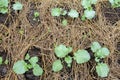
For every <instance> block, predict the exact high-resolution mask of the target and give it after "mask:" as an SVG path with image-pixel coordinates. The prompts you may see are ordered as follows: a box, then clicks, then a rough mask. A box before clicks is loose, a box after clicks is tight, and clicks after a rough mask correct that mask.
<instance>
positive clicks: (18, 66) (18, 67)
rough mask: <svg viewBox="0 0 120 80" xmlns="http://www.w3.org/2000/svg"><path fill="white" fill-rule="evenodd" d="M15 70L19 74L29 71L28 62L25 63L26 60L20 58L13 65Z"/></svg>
mask: <svg viewBox="0 0 120 80" xmlns="http://www.w3.org/2000/svg"><path fill="white" fill-rule="evenodd" d="M13 71H14V72H15V73H17V74H23V73H25V72H26V71H28V69H27V63H25V61H24V60H20V61H17V62H16V63H15V64H14V65H13Z"/></svg>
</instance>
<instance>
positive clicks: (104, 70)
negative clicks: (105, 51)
mask: <svg viewBox="0 0 120 80" xmlns="http://www.w3.org/2000/svg"><path fill="white" fill-rule="evenodd" d="M96 72H97V74H98V76H100V77H102V78H103V77H107V76H108V73H109V67H108V65H107V64H105V63H98V65H97V66H96Z"/></svg>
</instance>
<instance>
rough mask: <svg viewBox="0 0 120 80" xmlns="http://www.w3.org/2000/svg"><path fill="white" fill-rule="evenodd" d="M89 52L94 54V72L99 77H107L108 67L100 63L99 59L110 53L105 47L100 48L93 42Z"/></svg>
mask: <svg viewBox="0 0 120 80" xmlns="http://www.w3.org/2000/svg"><path fill="white" fill-rule="evenodd" d="M91 50H92V52H94V56H95V61H96V62H97V66H96V72H97V74H98V76H100V77H107V75H108V73H109V67H108V65H107V64H106V63H101V62H100V59H103V58H105V57H107V56H108V55H109V54H110V51H109V50H108V48H106V47H101V45H100V44H99V43H98V42H93V43H92V45H91Z"/></svg>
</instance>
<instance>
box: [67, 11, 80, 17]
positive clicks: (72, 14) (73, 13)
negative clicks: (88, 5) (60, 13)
mask: <svg viewBox="0 0 120 80" xmlns="http://www.w3.org/2000/svg"><path fill="white" fill-rule="evenodd" d="M68 16H70V17H72V18H78V17H79V13H78V12H77V11H76V10H74V9H71V10H70V12H68Z"/></svg>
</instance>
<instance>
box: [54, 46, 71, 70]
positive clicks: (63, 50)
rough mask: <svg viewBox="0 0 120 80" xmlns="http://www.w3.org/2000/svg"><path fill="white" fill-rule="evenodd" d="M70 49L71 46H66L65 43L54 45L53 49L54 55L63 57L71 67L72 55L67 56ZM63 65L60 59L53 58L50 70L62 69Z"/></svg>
mask: <svg viewBox="0 0 120 80" xmlns="http://www.w3.org/2000/svg"><path fill="white" fill-rule="evenodd" d="M71 51H72V47H66V46H65V45H63V44H61V45H59V46H56V47H55V49H54V52H55V55H56V56H57V57H58V58H61V59H62V58H64V60H65V62H66V63H67V66H68V67H71V63H72V57H70V56H68V54H69V53H70V52H71ZM62 68H63V65H62V62H61V60H55V61H54V62H53V65H52V70H53V71H54V72H58V71H60V70H62Z"/></svg>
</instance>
